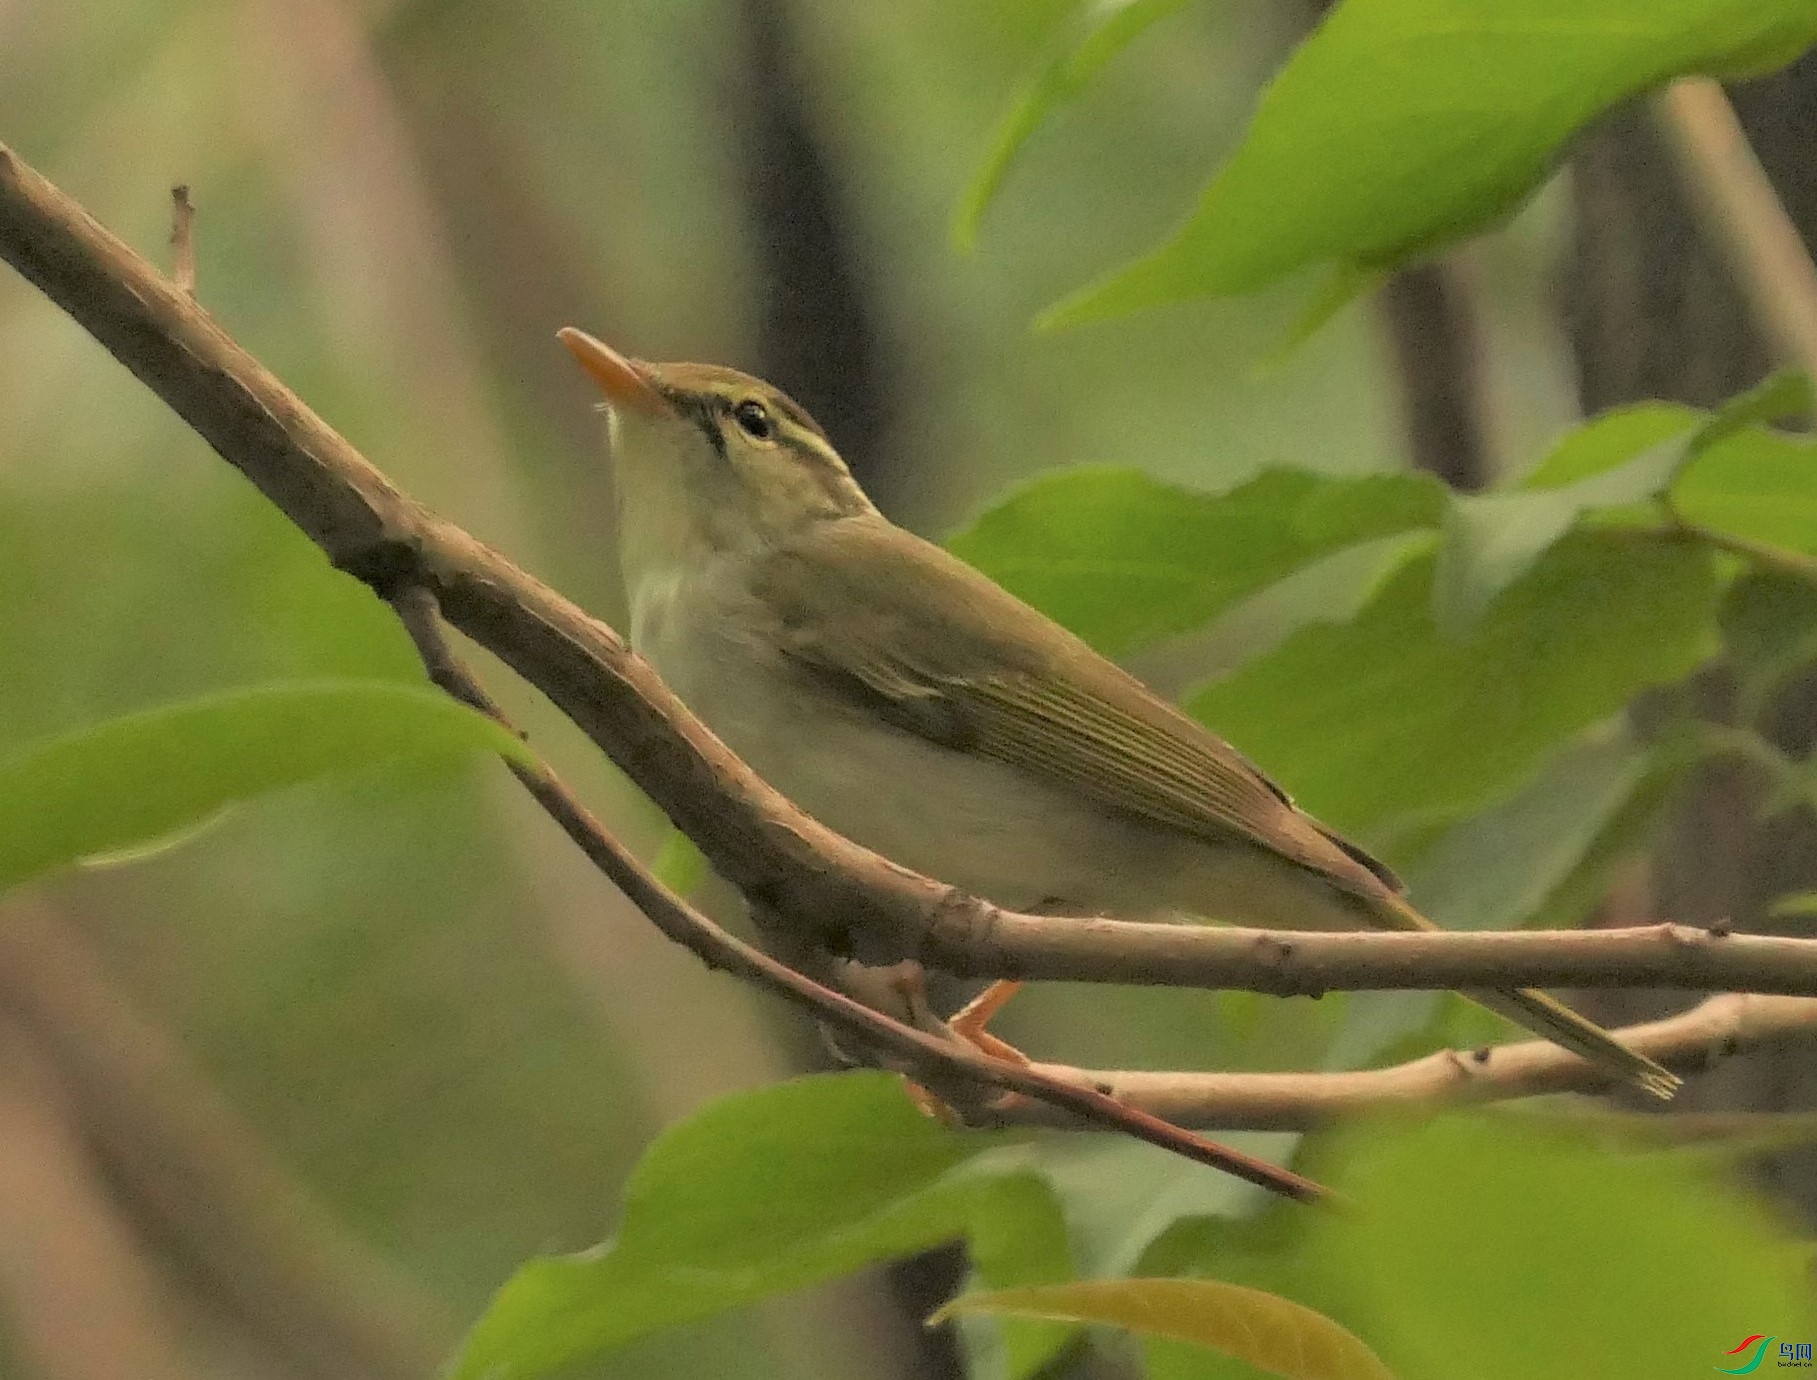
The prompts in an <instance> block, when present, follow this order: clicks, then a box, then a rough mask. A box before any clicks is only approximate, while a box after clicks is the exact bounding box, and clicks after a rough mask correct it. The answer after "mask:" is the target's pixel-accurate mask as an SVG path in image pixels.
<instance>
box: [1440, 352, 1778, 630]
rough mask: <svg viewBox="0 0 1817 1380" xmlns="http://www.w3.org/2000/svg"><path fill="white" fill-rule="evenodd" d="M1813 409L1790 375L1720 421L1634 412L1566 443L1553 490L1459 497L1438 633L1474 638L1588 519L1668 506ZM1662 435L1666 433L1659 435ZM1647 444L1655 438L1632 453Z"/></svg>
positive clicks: (1675, 412)
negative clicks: (1761, 437)
mask: <svg viewBox="0 0 1817 1380" xmlns="http://www.w3.org/2000/svg"><path fill="white" fill-rule="evenodd" d="M1810 407H1811V385H1810V381H1809V380H1808V379H1806V378H1805V376H1804V375H1803V374H1801V373H1797V372H1795V371H1786V372H1782V373H1777V374H1773V375H1771V376H1769V377H1768V378H1766V379H1765V380H1763V381H1762V382H1761V383H1759V384H1757V385H1756V386H1755V387H1753V388H1750V389H1749V390H1748V391H1747V392H1745V393H1741V394H1738V395H1737V396H1736V397H1733V398H1731V399H1729V400H1728V401H1727V402H1726V403H1724V404H1723V406H1722V407H1720V408H1719V409H1717V411H1716V412H1715V413H1713V414H1708V415H1706V414H1703V413H1699V412H1696V411H1694V410H1691V409H1678V408H1667V407H1663V406H1659V407H1651V408H1647V409H1627V410H1626V411H1624V412H1622V413H1616V414H1611V415H1610V416H1609V417H1606V418H1599V419H1598V420H1597V421H1594V422H1591V423H1589V424H1588V425H1587V426H1585V427H1583V428H1581V429H1580V433H1579V435H1578V436H1577V437H1576V438H1572V439H1567V441H1566V442H1565V443H1564V444H1563V445H1561V446H1560V447H1559V449H1558V451H1556V452H1555V453H1554V455H1553V457H1552V459H1551V460H1549V461H1548V462H1546V463H1545V464H1544V465H1542V466H1541V467H1540V473H1542V474H1546V475H1548V476H1550V477H1551V482H1548V483H1540V482H1537V481H1536V480H1534V479H1529V480H1528V482H1527V483H1526V484H1525V485H1524V486H1522V487H1521V488H1517V489H1513V490H1509V491H1505V492H1500V493H1489V494H1458V495H1455V496H1453V498H1452V500H1451V506H1450V509H1449V510H1448V511H1447V513H1446V516H1445V541H1444V545H1443V546H1442V547H1441V548H1440V551H1439V561H1438V576H1437V578H1436V580H1435V582H1434V584H1433V616H1434V617H1435V618H1436V619H1437V620H1438V624H1439V627H1440V628H1442V629H1443V630H1444V631H1445V632H1446V633H1447V634H1449V635H1451V636H1454V637H1460V636H1462V635H1464V634H1465V633H1467V632H1468V631H1469V630H1470V628H1471V627H1472V626H1473V625H1474V624H1475V622H1476V620H1477V619H1478V618H1480V617H1482V615H1483V612H1484V610H1486V609H1487V608H1488V607H1489V605H1490V604H1491V603H1493V602H1494V601H1495V598H1496V596H1497V595H1499V594H1500V593H1501V592H1502V590H1504V589H1506V588H1507V587H1508V586H1509V585H1510V584H1512V583H1513V582H1514V581H1515V580H1516V579H1518V578H1519V577H1520V576H1521V575H1522V574H1524V573H1525V572H1526V571H1527V570H1528V568H1529V567H1531V566H1532V564H1533V562H1534V561H1536V560H1537V559H1539V556H1540V553H1541V552H1543V551H1544V550H1545V549H1546V548H1547V547H1549V546H1551V545H1552V543H1553V542H1555V541H1557V540H1558V539H1559V538H1560V537H1562V536H1563V535H1564V534H1565V533H1566V532H1568V531H1569V530H1570V529H1571V528H1572V527H1573V526H1574V525H1575V524H1576V523H1577V521H1578V519H1579V518H1581V517H1583V516H1584V515H1585V514H1586V513H1591V512H1597V511H1606V510H1609V509H1614V508H1623V507H1628V506H1631V505H1634V504H1639V503H1644V502H1646V501H1647V500H1649V499H1655V498H1659V497H1661V496H1663V495H1665V494H1666V493H1667V492H1668V491H1670V490H1671V489H1672V488H1673V485H1674V484H1675V482H1676V481H1677V479H1678V478H1679V476H1680V475H1681V474H1683V473H1684V472H1685V470H1686V468H1687V467H1688V466H1690V465H1691V464H1692V463H1693V462H1695V461H1696V460H1697V459H1698V458H1699V457H1700V456H1702V455H1703V454H1704V453H1706V452H1707V451H1709V450H1711V449H1712V448H1714V447H1716V446H1719V445H1722V444H1723V443H1725V442H1727V441H1729V440H1731V439H1732V438H1736V437H1739V436H1742V435H1744V434H1745V433H1747V432H1748V430H1749V429H1750V428H1752V427H1754V426H1755V425H1756V424H1758V423H1761V422H1769V421H1775V420H1777V419H1779V418H1781V417H1784V416H1787V415H1789V414H1793V413H1803V412H1806V411H1808V410H1809V409H1810ZM1655 431H1657V432H1658V433H1659V434H1658V435H1656V436H1654V435H1650V433H1653V432H1655ZM1638 437H1645V438H1647V439H1646V440H1645V441H1644V442H1643V443H1642V444H1641V445H1639V446H1634V447H1633V448H1632V449H1630V450H1626V451H1625V453H1624V449H1623V448H1624V447H1626V446H1629V445H1631V443H1632V442H1633V441H1634V440H1635V439H1636V438H1638ZM1561 456H1563V457H1565V458H1563V459H1561V458H1560V457H1561ZM1566 469H1575V470H1577V471H1579V472H1580V474H1579V477H1578V478H1576V479H1575V480H1573V481H1572V482H1570V483H1560V482H1557V476H1558V474H1559V473H1560V472H1561V471H1563V470H1566Z"/></svg>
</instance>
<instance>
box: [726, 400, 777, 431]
mask: <svg viewBox="0 0 1817 1380" xmlns="http://www.w3.org/2000/svg"><path fill="white" fill-rule="evenodd" d="M732 420H733V421H735V422H737V423H738V427H739V429H740V430H741V431H743V432H744V434H745V435H746V436H749V437H750V438H751V439H752V440H753V441H768V440H770V439H771V438H772V437H774V436H775V435H776V423H775V422H774V421H772V420H771V418H770V410H769V409H768V408H767V407H765V406H764V405H763V404H762V403H760V402H758V401H757V399H755V398H746V399H745V400H744V401H743V402H741V403H739V404H737V405H736V406H735V407H733V409H732Z"/></svg>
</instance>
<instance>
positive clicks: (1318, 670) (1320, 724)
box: [1189, 532, 1717, 830]
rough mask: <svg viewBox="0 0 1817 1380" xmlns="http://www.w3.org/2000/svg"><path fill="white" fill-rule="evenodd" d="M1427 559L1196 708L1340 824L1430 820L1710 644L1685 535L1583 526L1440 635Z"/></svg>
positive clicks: (1504, 780) (1700, 584)
mask: <svg viewBox="0 0 1817 1380" xmlns="http://www.w3.org/2000/svg"><path fill="white" fill-rule="evenodd" d="M1432 573H1433V562H1432V561H1431V560H1430V559H1423V560H1418V561H1413V562H1410V563H1409V564H1408V565H1406V566H1404V567H1402V569H1400V570H1399V571H1398V572H1396V574H1395V575H1394V576H1393V577H1392V578H1391V579H1390V580H1389V581H1388V582H1387V584H1386V585H1385V586H1384V587H1383V590H1382V592H1381V593H1380V594H1379V595H1378V596H1377V597H1376V599H1375V600H1374V601H1373V602H1372V603H1371V604H1369V606H1368V607H1366V608H1365V609H1364V610H1363V612H1362V613H1361V614H1360V615H1359V616H1358V617H1357V618H1356V619H1355V620H1353V621H1352V622H1350V623H1347V624H1342V625H1319V626H1314V627H1309V628H1306V629H1303V630H1301V631H1300V632H1298V633H1296V634H1295V635H1294V636H1293V637H1291V638H1289V639H1288V640H1287V641H1286V642H1284V643H1282V644H1281V646H1280V647H1279V648H1277V649H1276V650H1275V651H1273V652H1271V653H1269V654H1267V655H1265V656H1262V657H1258V658H1256V659H1255V660H1253V661H1251V662H1249V663H1248V664H1247V665H1245V666H1244V667H1243V668H1242V669H1241V670H1239V671H1238V672H1237V673H1236V674H1234V675H1232V676H1230V677H1228V678H1227V679H1225V680H1222V681H1219V682H1216V683H1214V684H1213V685H1211V686H1210V687H1209V688H1207V689H1205V690H1203V691H1202V692H1200V693H1199V694H1198V695H1196V696H1195V697H1193V699H1192V700H1191V702H1190V706H1189V707H1190V709H1191V712H1192V713H1193V714H1194V715H1195V716H1197V717H1198V718H1200V719H1201V720H1203V721H1204V722H1205V723H1207V724H1209V725H1210V726H1211V727H1212V728H1214V729H1215V730H1217V731H1218V732H1219V733H1222V734H1224V735H1225V736H1226V737H1228V738H1229V739H1230V740H1231V741H1232V742H1234V743H1235V744H1236V745H1237V746H1238V747H1240V748H1242V749H1243V751H1245V752H1246V753H1248V754H1249V755H1250V756H1251V757H1252V758H1254V759H1255V760H1256V761H1257V762H1259V763H1261V764H1262V766H1263V767H1264V769H1266V770H1267V771H1269V772H1270V773H1271V774H1272V775H1274V776H1275V777H1276V778H1277V779H1279V780H1280V781H1281V782H1282V784H1283V785H1285V786H1286V787H1287V788H1288V789H1289V790H1291V791H1293V792H1294V793H1295V794H1296V795H1297V796H1298V797H1299V799H1300V801H1301V803H1302V804H1304V805H1305V806H1306V808H1308V809H1309V810H1311V811H1312V812H1313V813H1314V814H1316V815H1318V816H1319V817H1320V818H1322V819H1324V820H1326V821H1327V822H1329V823H1331V824H1333V825H1335V826H1337V827H1338V828H1340V829H1346V830H1362V829H1365V828H1371V827H1375V828H1380V827H1382V826H1384V825H1386V824H1388V823H1389V822H1398V823H1412V822H1416V821H1428V822H1431V821H1439V820H1444V819H1448V818H1454V817H1456V816H1458V815H1460V814H1463V813H1465V812H1467V811H1470V810H1473V809H1476V808H1478V807H1480V806H1481V805H1483V804H1485V803H1486V802H1488V801H1490V800H1493V799H1494V798H1496V797H1497V796H1498V795H1501V794H1504V793H1506V792H1507V791H1508V790H1509V789H1511V788H1512V787H1513V785H1514V784H1515V783H1516V782H1517V781H1519V780H1520V779H1521V778H1523V777H1524V776H1525V775H1526V774H1527V773H1528V772H1530V771H1531V770H1532V769H1533V768H1534V767H1535V765H1536V764H1537V763H1538V761H1539V760H1540V759H1541V757H1543V756H1544V755H1545V754H1546V753H1547V752H1548V751H1550V750H1551V749H1552V748H1554V747H1555V746H1556V745H1557V744H1560V743H1562V742H1564V741H1565V740H1566V739H1568V738H1570V737H1571V736H1572V735H1573V734H1575V733H1577V732H1579V731H1580V730H1582V729H1584V728H1587V727H1588V726H1589V725H1591V724H1593V723H1597V722H1600V721H1601V720H1603V719H1606V718H1608V717H1609V716H1610V715H1612V714H1614V713H1615V712H1616V711H1617V710H1619V709H1621V708H1623V707H1624V706H1625V705H1626V704H1627V702H1628V700H1629V699H1630V698H1631V697H1632V696H1633V695H1634V694H1635V693H1636V692H1637V691H1639V690H1641V689H1643V688H1645V687H1647V686H1649V685H1658V684H1662V683H1666V682H1670V681H1673V680H1676V679H1678V678H1680V677H1682V676H1684V675H1685V674H1687V673H1688V672H1690V671H1691V670H1693V669H1695V668H1696V667H1697V666H1698V665H1700V664H1701V663H1702V662H1703V661H1705V660H1706V659H1707V658H1708V657H1709V656H1710V655H1711V654H1712V653H1713V651H1714V650H1715V637H1714V626H1715V617H1714V615H1715V606H1716V593H1717V590H1716V580H1715V576H1714V574H1713V571H1712V567H1711V562H1710V560H1709V558H1708V556H1707V555H1706V554H1705V553H1703V552H1700V551H1698V550H1695V549H1693V548H1691V547H1690V546H1689V545H1687V544H1685V543H1682V542H1675V541H1670V540H1664V539H1655V538H1649V537H1644V536H1641V535H1638V534H1634V533H1600V532H1576V533H1573V534H1571V535H1569V536H1567V537H1566V538H1565V539H1564V540H1563V541H1561V542H1559V543H1558V544H1557V545H1556V546H1554V547H1552V548H1551V549H1550V550H1549V551H1547V552H1546V553H1545V555H1544V556H1543V557H1542V558H1541V559H1540V561H1539V562H1538V563H1537V564H1536V565H1535V566H1534V568H1533V569H1532V570H1531V571H1529V572H1528V573H1527V575H1526V576H1524V577H1523V578H1522V579H1521V580H1520V581H1518V582H1517V583H1516V584H1515V585H1514V586H1513V587H1512V588H1511V589H1510V590H1508V592H1507V593H1506V594H1505V595H1504V596H1503V597H1502V598H1501V599H1500V600H1498V601H1497V602H1496V604H1495V606H1494V607H1493V608H1492V609H1491V610H1490V611H1489V613H1488V616H1487V617H1486V618H1485V619H1484V620H1483V622H1482V623H1481V625H1480V626H1479V627H1478V628H1477V630H1476V632H1475V634H1474V635H1473V636H1472V637H1471V639H1470V640H1469V641H1467V642H1453V641H1451V640H1449V639H1445V638H1441V637H1439V636H1438V635H1437V632H1436V630H1435V628H1434V626H1433V623H1432V619H1431V613H1430V609H1431V583H1432Z"/></svg>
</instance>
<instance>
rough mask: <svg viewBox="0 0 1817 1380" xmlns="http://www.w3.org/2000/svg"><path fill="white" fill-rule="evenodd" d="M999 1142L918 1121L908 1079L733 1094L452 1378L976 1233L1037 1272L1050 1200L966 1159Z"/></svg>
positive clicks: (676, 1131)
mask: <svg viewBox="0 0 1817 1380" xmlns="http://www.w3.org/2000/svg"><path fill="white" fill-rule="evenodd" d="M999 1144H1001V1141H1000V1140H998V1139H995V1138H993V1137H991V1136H987V1135H980V1134H975V1133H969V1134H968V1133H962V1132H956V1131H953V1130H950V1129H948V1128H947V1127H946V1126H943V1125H942V1124H941V1123H939V1122H938V1121H935V1120H933V1119H932V1118H930V1117H928V1116H925V1115H923V1114H922V1113H921V1112H920V1111H919V1110H917V1109H916V1108H915V1106H914V1105H913V1104H912V1103H911V1102H910V1101H909V1099H908V1097H907V1096H906V1095H905V1094H904V1092H903V1090H902V1082H901V1080H900V1079H899V1078H897V1077H895V1076H893V1075H890V1074H883V1073H842V1074H830V1075H822V1076H818V1077H811V1078H802V1079H797V1080H795V1081H793V1082H790V1083H784V1084H781V1085H779V1086H776V1087H772V1088H765V1089H763V1090H761V1091H758V1092H753V1093H742V1094H737V1095H734V1096H731V1097H727V1098H723V1099H721V1100H719V1101H717V1102H715V1103H713V1104H711V1105H710V1106H708V1107H707V1108H705V1109H704V1110H703V1111H701V1112H699V1113H698V1114H696V1115H695V1116H694V1117H692V1118H691V1119H689V1120H688V1121H686V1122H684V1123H682V1124H681V1125H679V1126H677V1127H675V1128H673V1129H672V1130H670V1131H668V1132H667V1133H665V1134H664V1135H663V1136H662V1137H661V1138H660V1139H659V1140H658V1141H657V1142H656V1143H655V1144H654V1145H652V1146H651V1147H650V1149H649V1151H648V1152H647V1153H646V1154H645V1155H644V1158H643V1159H642V1161H641V1162H640V1163H639V1164H638V1166H637V1168H636V1170H634V1171H633V1173H632V1175H631V1178H630V1180H629V1182H628V1183H627V1184H626V1186H625V1211H624V1221H623V1225H622V1227H621V1228H620V1230H619V1232H618V1235H617V1236H616V1237H615V1238H614V1239H613V1240H611V1241H609V1242H607V1243H606V1244H604V1245H603V1246H600V1247H598V1248H597V1249H595V1250H592V1251H588V1252H585V1253H583V1254H580V1255H572V1256H562V1257H557V1258H551V1259H543V1260H536V1261H532V1262H531V1263H530V1264H528V1265H525V1266H524V1267H523V1268H522V1269H520V1270H519V1271H518V1272H517V1274H516V1275H514V1276H513V1277H512V1278H511V1280H510V1281H509V1282H508V1283H507V1284H506V1285H505V1287H504V1288H503V1289H502V1290H501V1291H500V1292H499V1294H498V1295H497V1297H496V1298H494V1299H493V1301H492V1305H491V1307H490V1308H488V1309H487V1311H486V1313H485V1315H484V1316H483V1317H482V1318H481V1319H480V1320H479V1322H478V1324H477V1325H476V1326H475V1327H474V1329H473V1331H472V1333H471V1334H470V1335H469V1337H468V1338H467V1342H466V1345H465V1347H464V1348H463V1349H462V1351H461V1353H460V1356H459V1357H458V1358H457V1360H456V1362H455V1364H454V1367H453V1372H452V1373H453V1375H454V1377H455V1380H482V1377H483V1380H520V1378H521V1377H526V1376H534V1375H542V1374H545V1373H547V1372H548V1371H551V1370H554V1369H556V1368H558V1367H561V1366H566V1365H570V1364H573V1363H576V1362H578V1361H582V1360H585V1359H587V1358H589V1357H593V1356H597V1355H599V1354H600V1353H602V1352H605V1351H607V1350H609V1349H611V1348H613V1347H617V1346H621V1345H623V1344H624V1343H626V1342H629V1341H632V1340H634V1339H635V1338H638V1337H643V1336H647V1335H648V1334H650V1333H652V1332H656V1331H659V1330H661V1329H663V1328H667V1327H673V1326H676V1325H677V1324H680V1323H684V1322H689V1321H693V1320H695V1319H698V1318H703V1317H707V1316H709V1315H711V1314H714V1313H718V1312H723V1311H724V1310H726V1309H729V1308H735V1307H738V1306H741V1305H743V1304H748V1303H752V1302H754V1301H756V1300H758V1299H763V1298H768V1297H771V1296H773V1295H775V1294H780V1293H783V1292H785V1291H788V1290H792V1289H799V1288H803V1287H805V1286H807V1285H809V1284H814V1283H817V1282H819V1281H821V1280H825V1279H831V1278H833V1277H835V1276H838V1275H842V1274H848V1273H850V1272H851V1271H853V1270H856V1269H858V1268H860V1267H862V1266H864V1265H868V1264H870V1263H872V1262H875V1261H879V1260H887V1259H891V1258H893V1257H897V1256H902V1255H908V1254H911V1253H912V1252H915V1251H919V1250H924V1249H926V1248H928V1247H930V1246H935V1245H938V1244H940V1243H942V1242H946V1241H951V1240H954V1239H957V1238H959V1237H962V1236H966V1235H968V1234H970V1233H974V1232H975V1233H976V1234H977V1237H978V1239H979V1241H980V1242H981V1243H982V1247H981V1261H980V1263H981V1265H982V1266H985V1267H988V1269H989V1270H990V1271H991V1272H992V1273H993V1274H996V1275H999V1276H1001V1275H1002V1274H1004V1273H1010V1274H1014V1273H1015V1272H1016V1271H1018V1270H1022V1269H1026V1268H1030V1261H1031V1258H1033V1259H1038V1258H1039V1256H1040V1253H1039V1252H1036V1253H1035V1256H1034V1257H1031V1256H1030V1255H1027V1254H1019V1253H1018V1252H1019V1249H1020V1248H1019V1247H1018V1245H1017V1243H1015V1241H1014V1240H1013V1238H1014V1235H1015V1233H1016V1232H1017V1231H1018V1230H1019V1227H1018V1225H1017V1224H1018V1223H1019V1222H1020V1223H1030V1224H1032V1226H1031V1227H1030V1229H1031V1230H1035V1231H1042V1232H1051V1225H1043V1222H1042V1217H1041V1214H1043V1213H1044V1212H1046V1210H1047V1207H1046V1203H1045V1200H1044V1199H1042V1197H1041V1195H1040V1194H1039V1193H1038V1192H1036V1191H1032V1190H1030V1189H1029V1188H1028V1187H1027V1185H1026V1184H1025V1183H1023V1182H1022V1181H1021V1178H1020V1177H1018V1176H1017V1175H1008V1176H998V1175H989V1174H985V1173H981V1172H974V1171H973V1170H972V1169H971V1167H970V1166H968V1165H967V1161H968V1160H970V1159H971V1158H972V1157H973V1156H975V1155H977V1154H979V1153H980V1152H981V1151H983V1150H986V1149H989V1148H990V1147H992V1146H994V1145H999Z"/></svg>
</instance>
